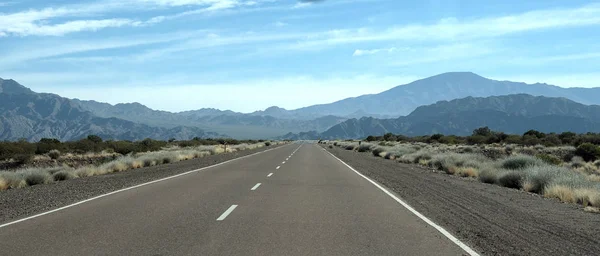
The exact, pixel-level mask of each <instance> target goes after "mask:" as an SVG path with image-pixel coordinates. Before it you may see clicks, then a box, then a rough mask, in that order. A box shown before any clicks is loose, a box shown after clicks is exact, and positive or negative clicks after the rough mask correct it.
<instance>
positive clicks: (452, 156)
mask: <svg viewBox="0 0 600 256" xmlns="http://www.w3.org/2000/svg"><path fill="white" fill-rule="evenodd" d="M486 162H487V160H486V159H485V157H484V156H482V155H478V154H456V153H443V154H436V155H434V156H433V157H432V158H431V160H430V161H429V166H430V167H433V168H436V169H438V170H441V171H445V172H449V171H450V172H451V174H453V173H454V172H452V171H451V170H450V169H451V168H453V167H456V168H460V167H471V168H479V167H480V166H481V165H483V164H485V163H486Z"/></svg>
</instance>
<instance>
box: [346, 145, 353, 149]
mask: <svg viewBox="0 0 600 256" xmlns="http://www.w3.org/2000/svg"><path fill="white" fill-rule="evenodd" d="M345 149H346V150H354V145H346V147H345Z"/></svg>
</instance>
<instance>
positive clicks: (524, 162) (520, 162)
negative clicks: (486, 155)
mask: <svg viewBox="0 0 600 256" xmlns="http://www.w3.org/2000/svg"><path fill="white" fill-rule="evenodd" d="M541 163H542V161H541V160H539V159H537V158H535V157H531V156H526V155H518V156H512V157H509V158H507V159H504V160H503V161H502V162H501V163H500V165H501V166H502V168H504V169H508V170H518V169H523V168H525V167H528V166H536V165H540V164H541Z"/></svg>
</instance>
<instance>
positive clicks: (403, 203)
mask: <svg viewBox="0 0 600 256" xmlns="http://www.w3.org/2000/svg"><path fill="white" fill-rule="evenodd" d="M327 153H329V154H330V155H331V156H333V157H334V158H335V159H337V160H338V161H340V162H341V163H342V164H344V165H345V166H346V167H348V168H350V170H352V171H354V172H355V173H356V174H358V175H359V176H361V177H363V178H364V179H365V180H368V181H369V182H371V184H373V185H375V186H376V187H377V188H379V189H380V190H381V191H383V192H385V193H386V194H387V195H388V196H390V197H391V198H393V199H394V200H396V202H398V203H399V204H401V205H402V206H404V207H405V208H406V209H408V210H409V211H410V212H412V213H413V214H414V215H416V216H417V217H419V218H420V219H421V220H423V221H425V222H426V223H427V224H429V225H430V226H432V227H433V228H435V229H437V231H439V232H440V233H442V234H443V235H444V236H446V237H447V238H448V239H450V241H452V242H454V243H455V244H456V245H458V246H459V247H460V248H461V249H463V250H464V251H465V252H467V253H468V254H469V255H471V256H479V254H478V253H477V252H475V251H474V250H473V249H471V248H470V247H469V246H467V245H466V244H464V243H463V242H461V241H460V240H458V238H456V237H454V236H453V235H452V234H450V232H448V231H446V230H445V229H444V228H443V227H441V226H439V225H438V224H435V222H433V221H431V220H430V219H428V218H427V217H425V215H423V214H421V213H420V212H418V211H417V210H415V209H414V208H413V207H412V206H410V205H409V204H407V203H406V202H404V201H402V200H401V199H400V198H398V197H397V196H396V195H394V194H392V193H391V192H389V191H388V190H387V189H385V188H384V187H382V186H381V185H379V184H377V183H376V182H374V181H373V180H371V179H370V178H369V177H367V176H365V175H363V174H362V173H360V172H358V171H357V170H355V169H354V168H352V166H350V165H348V164H347V163H345V162H344V161H342V160H341V159H339V158H338V157H337V156H335V155H333V154H332V153H331V152H329V151H327Z"/></svg>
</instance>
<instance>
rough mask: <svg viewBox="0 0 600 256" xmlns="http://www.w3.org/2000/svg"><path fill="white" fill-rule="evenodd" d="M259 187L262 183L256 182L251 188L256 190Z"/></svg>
mask: <svg viewBox="0 0 600 256" xmlns="http://www.w3.org/2000/svg"><path fill="white" fill-rule="evenodd" d="M258 187H260V183H256V185H254V187H252V188H251V189H250V190H256V189H257V188H258Z"/></svg>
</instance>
